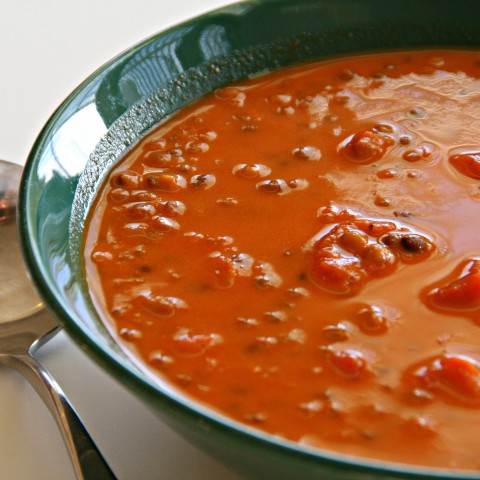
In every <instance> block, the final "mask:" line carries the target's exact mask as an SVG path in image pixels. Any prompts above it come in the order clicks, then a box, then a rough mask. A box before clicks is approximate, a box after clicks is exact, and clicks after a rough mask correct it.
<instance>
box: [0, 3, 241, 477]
mask: <svg viewBox="0 0 480 480" xmlns="http://www.w3.org/2000/svg"><path fill="white" fill-rule="evenodd" d="M226 3H229V2H228V1H227V0H173V1H172V0H82V1H72V0H40V1H39V0H1V2H0V45H1V47H0V72H1V73H0V158H3V159H8V160H11V161H14V162H17V163H20V164H23V163H24V162H25V159H26V156H27V154H28V152H29V150H30V147H31V145H32V143H33V141H34V139H35V137H36V135H37V133H38V132H39V131H40V129H41V127H42V125H43V124H44V123H45V121H46V120H47V118H48V117H49V115H50V113H51V112H52V111H53V110H54V108H55V107H56V106H57V105H58V104H59V103H61V101H62V100H63V99H64V98H65V97H66V96H67V95H68V94H69V93H70V92H71V91H72V90H73V89H74V88H75V87H76V86H77V84H79V83H80V82H81V81H82V80H83V79H84V78H85V77H86V76H88V75H89V74H90V73H91V72H92V71H94V70H95V69H96V68H97V67H99V66H101V65H102V64H103V63H105V62H106V61H108V60H109V59H110V58H111V57H112V56H114V55H116V54H118V53H120V52H121V51H123V50H125V49H126V48H128V47H129V46H131V45H132V44H135V43H137V42H139V41H140V40H142V39H144V38H145V37H147V36H149V35H151V34H153V33H155V32H157V31H159V30H162V29H163V28H164V27H166V26H168V25H171V24H175V23H178V22H179V21H181V20H183V19H185V18H189V17H192V16H195V15H197V14H199V13H201V12H203V11H206V10H211V9H213V8H216V7H218V6H221V5H224V4H226ZM0 241H1V239H0ZM0 308H1V306H0ZM37 358H39V360H40V361H41V362H42V363H43V364H44V366H45V367H46V368H47V369H48V370H49V371H50V372H51V373H52V375H53V377H54V378H55V379H56V380H57V382H58V383H59V384H60V385H61V387H62V388H63V390H64V392H65V393H66V394H67V396H68V398H69V399H70V401H71V403H72V404H73V405H74V408H75V409H76V410H77V412H78V413H79V415H80V417H81V418H82V420H83V422H84V424H85V426H86V427H87V430H88V431H89V432H90V433H91V435H92V437H93V438H94V440H95V442H96V443H97V445H98V446H99V448H100V450H101V451H102V453H103V454H104V456H105V458H106V459H107V461H108V463H109V464H110V466H111V468H112V470H113V471H114V472H115V474H116V475H117V476H118V479H119V480H152V479H158V480H172V479H175V480H183V479H185V480H187V479H188V480H219V479H222V480H239V478H240V477H239V476H238V475H236V474H234V473H232V472H230V471H228V470H227V469H226V468H224V467H223V466H221V465H220V464H219V463H217V462H216V461H214V460H212V459H210V458H208V457H206V456H205V455H204V454H203V453H201V452H199V451H197V450H196V449H195V448H193V447H192V446H190V445H189V444H188V443H187V442H186V441H185V440H183V439H182V438H180V437H179V436H178V435H177V434H175V433H174V432H172V431H171V430H170V429H169V428H168V427H167V426H165V425H164V424H162V422H161V421H160V420H159V419H157V417H156V416H155V415H154V414H153V413H152V412H151V411H150V410H149V409H147V408H146V407H145V406H144V405H143V404H142V403H141V402H140V401H139V400H137V399H136V398H135V397H133V395H132V394H131V393H130V392H128V391H126V390H125V388H124V387H122V386H121V385H119V384H118V383H117V382H116V381H115V380H113V379H112V378H110V377H109V376H108V375H107V374H106V373H105V372H104V371H103V370H100V369H99V367H97V366H96V365H94V364H93V362H92V361H91V360H90V359H89V358H88V357H87V356H86V355H85V354H84V353H83V352H82V351H80V349H79V348H78V347H77V346H76V345H75V344H74V343H73V342H72V341H71V340H70V339H69V338H68V337H67V335H66V334H65V333H64V332H61V333H60V334H58V335H57V336H56V337H55V338H54V339H52V340H51V341H50V342H49V343H48V344H46V345H45V346H43V347H42V348H41V349H40V351H39V352H38V355H37ZM73 478H74V474H73V471H72V469H71V466H70V462H69V459H68V456H67V452H66V449H65V447H64V445H63V443H62V440H61V437H60V434H59V432H58V430H57V427H56V424H55V422H54V420H53V418H52V417H51V415H50V413H49V412H48V411H47V409H46V407H45V406H44V405H43V403H42V402H41V401H40V400H39V399H38V397H37V396H36V394H35V392H34V391H33V389H32V388H31V387H30V385H29V384H28V383H27V382H26V381H25V380H24V379H23V378H22V377H20V376H19V375H18V374H16V373H14V372H11V371H9V370H7V369H4V368H0V480H69V479H73ZM93 480H94V479H93Z"/></svg>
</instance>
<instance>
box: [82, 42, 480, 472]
mask: <svg viewBox="0 0 480 480" xmlns="http://www.w3.org/2000/svg"><path fill="white" fill-rule="evenodd" d="M479 131H480V54H479V53H475V52H468V51H438V52H432V51H430V52H421V51H420V52H401V53H385V54H372V55H366V56H358V57H353V58H344V59H337V60H329V61H325V62H320V63H315V64H309V65H302V66H299V67H295V68H292V69H288V70H283V71H279V72H275V73H271V74H268V75H265V76H262V77H259V78H255V79H251V80H248V81H245V82H242V83H239V84H236V85H232V86H229V87H226V88H222V89H220V90H217V91H215V92H214V93H212V94H211V95H209V96H207V97H206V98H204V99H202V100H201V101H199V102H197V103H195V104H193V105H191V106H189V107H188V108H185V109H184V110H183V111H181V112H179V113H178V114H176V115H175V116H173V117H172V118H170V119H169V120H168V121H166V122H165V123H163V124H162V125H160V126H159V127H158V128H156V129H155V130H154V131H152V132H151V133H150V134H148V135H147V136H146V137H145V138H144V139H142V141H141V142H140V143H139V144H138V145H137V146H135V147H134V148H133V149H132V150H131V151H130V152H129V153H128V154H127V155H126V157H125V158H124V159H123V160H122V161H121V162H120V163H119V164H118V165H117V166H116V167H115V168H114V169H113V171H112V172H111V173H110V174H109V177H108V180H107V181H106V182H105V184H104V186H103V187H102V189H101V191H100V192H99V194H98V197H97V199H96V201H95V204H94V206H93V208H92V209H91V212H90V216H89V220H88V223H87V229H86V239H85V249H84V260H85V269H86V277H87V281H88V285H89V288H90V291H91V295H92V298H93V300H94V302H95V304H96V306H97V308H98V311H99V315H100V316H101V318H102V319H103V321H104V322H105V324H106V325H107V326H108V328H109V329H110V331H112V333H113V335H114V336H115V337H116V338H117V339H118V341H119V343H120V344H121V345H122V346H123V347H124V348H125V349H126V350H127V351H129V352H130V353H131V354H132V355H133V356H134V357H135V358H137V359H138V362H139V363H140V364H141V365H142V368H145V369H147V370H148V371H149V372H150V373H153V374H155V375H159V376H161V377H163V378H166V379H168V380H169V381H170V382H171V383H172V384H173V385H175V386H176V387H178V388H179V389H181V390H182V391H184V392H185V393H186V394H188V395H190V396H192V397H194V398H195V399H197V400H199V401H200V402H202V403H204V404H207V405H209V406H211V407H212V408H214V409H216V410H218V411H220V412H222V413H223V414H225V415H227V416H229V417H231V418H234V419H236V420H238V421H240V422H243V423H246V424H248V425H250V426H254V427H256V428H259V429H262V430H264V431H266V432H269V433H272V434H275V435H279V436H282V437H285V438H287V439H290V440H293V441H296V442H299V443H301V444H305V445H309V446H313V447H318V448H322V449H328V450H334V451H337V452H341V453H346V454H352V455H356V456H362V457H369V458H375V459H379V460H387V461H394V462H402V463H407V464H417V465H427V466H434V467H444V468H458V469H473V470H475V469H480V459H479V458H478V443H479V440H480V433H479V430H478V428H476V427H477V426H479V425H480V336H479V332H480V246H479V243H478V236H479V229H478V223H477V222H478V214H479V201H480V136H479Z"/></svg>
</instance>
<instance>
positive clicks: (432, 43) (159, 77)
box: [19, 0, 480, 480]
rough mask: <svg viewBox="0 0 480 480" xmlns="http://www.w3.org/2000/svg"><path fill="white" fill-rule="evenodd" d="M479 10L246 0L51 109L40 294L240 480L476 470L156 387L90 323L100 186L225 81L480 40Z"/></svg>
mask: <svg viewBox="0 0 480 480" xmlns="http://www.w3.org/2000/svg"><path fill="white" fill-rule="evenodd" d="M479 18H480V2H478V1H476V0H397V1H389V0H304V1H303V0H298V1H297V0H263V1H260V0H258V1H247V2H243V3H238V4H234V5H232V6H229V7H226V8H223V9H221V10H217V11H215V12H212V13H209V14H206V15H204V16H202V17H199V18H196V19H193V20H191V21H187V22H185V23H183V24H181V25H178V26H176V27H173V28H171V29H169V30H168V31H165V32H163V33H160V34H158V35H156V36H154V37H151V38H149V39H147V40H146V41H144V42H142V43H141V44H139V45H137V46H135V47H133V48H131V49H130V50H128V51H126V52H124V53H123V54H121V55H120V56H118V57H117V58H116V59H114V60H112V61H111V62H110V63H109V64H107V65H105V66H104V67H102V68H101V69H99V70H98V71H97V72H96V73H94V74H93V75H92V76H91V77H90V78H88V79H87V80H86V81H85V82H84V83H83V84H82V85H80V86H79V87H78V88H77V89H76V90H75V91H74V92H73V93H72V94H71V95H70V96H69V97H68V98H67V100H66V101H65V102H64V103H63V104H62V105H61V106H60V108H59V109H58V110H57V111H56V112H55V113H54V114H53V116H52V117H51V119H50V120H49V122H48V123H47V125H46V126H45V128H44V129H43V131H42V132H41V134H40V135H39V137H38V139H37V141H36V143H35V145H34V146H33V149H32V151H31V154H30V156H29V159H28V162H27V165H26V168H25V171H24V176H23V180H22V186H21V198H20V222H19V225H20V234H21V240H22V245H23V249H24V253H25V257H26V260H27V263H28V265H29V268H30V270H31V273H32V277H33V280H34V282H35V283H36V285H37V287H38V289H39V291H40V292H41V294H42V296H43V298H44V299H45V302H46V304H47V305H48V307H49V308H50V309H51V310H52V311H53V312H54V313H55V314H56V315H57V316H58V318H59V319H60V320H61V321H62V323H63V324H64V326H65V328H66V330H67V331H68V333H69V334H70V335H71V336H72V337H73V338H74V339H75V340H76V341H77V342H78V343H79V344H80V345H81V346H82V348H84V350H85V351H86V352H87V353H88V354H89V355H91V356H92V357H93V358H94V359H95V360H96V361H97V362H98V363H100V364H101V365H103V366H104V367H105V368H106V369H107V370H109V371H110V373H111V374H112V375H113V376H114V377H115V378H117V380H118V381H119V382H121V383H123V384H124V385H126V386H127V387H129V388H130V389H131V390H132V391H133V392H135V393H136V394H137V395H138V396H139V397H141V398H143V399H144V400H145V401H146V402H147V403H148V404H149V405H151V406H152V407H153V408H154V409H155V410H156V411H157V412H158V414H159V415H160V416H161V417H162V418H163V420H164V421H166V422H167V423H169V424H170V425H172V426H173V427H174V428H175V429H176V430H177V431H179V432H180V433H182V434H183V435H184V436H185V437H186V438H188V439H190V440H191V441H192V442H193V443H194V444H196V445H197V446H198V447H199V448H202V449H204V450H205V451H207V452H209V453H211V454H213V455H215V456H216V457H218V458H220V459H221V460H222V461H223V462H225V463H227V464H228V465H230V466H231V467H233V468H235V469H237V470H238V471H240V472H242V473H243V474H245V476H246V477H247V478H259V479H260V478H262V479H263V478H274V479H288V480H292V479H306V478H308V479H328V480H331V479H334V478H335V479H340V480H342V479H343V480H347V479H349V480H350V479H356V480H367V479H368V480H370V479H382V480H389V479H401V478H409V479H413V478H415V479H420V478H422V479H427V478H428V479H434V478H452V479H453V478H457V479H460V478H462V479H467V478H480V476H479V475H478V474H477V475H474V474H470V475H469V474H467V473H463V474H458V473H457V474H455V473H453V472H452V473H445V472H443V473H442V472H440V471H433V470H422V469H419V468H413V467H405V466H393V465H385V464H384V465H382V464H375V463H373V462H369V461H361V460H360V461H358V462H357V461H353V460H352V459H347V458H343V457H341V456H340V455H335V454H329V453H325V454H322V453H319V452H312V451H308V450H305V449H301V448H300V447H297V446H296V445H294V444H289V443H288V442H285V441H282V440H274V439H272V438H271V437H269V436H267V435H263V434H261V433H255V432H252V431H250V430H248V429H247V428H246V427H241V426H238V425H236V424H234V423H232V422H229V421H224V420H222V419H221V417H219V416H218V415H215V414H213V413H209V412H208V410H206V409H205V408H203V407H200V406H195V404H194V403H192V402H190V401H189V400H187V399H182V398H181V397H179V396H177V395H176V394H167V393H165V391H164V390H163V388H162V387H161V386H158V385H156V384H154V383H152V382H151V381H149V380H148V379H147V378H146V377H144V376H143V375H142V374H141V373H140V372H139V371H138V370H137V369H136V368H135V367H134V366H133V365H132V364H131V363H129V362H128V360H127V358H126V357H125V356H124V355H123V354H122V353H121V352H120V351H119V349H118V348H117V347H116V346H115V344H114V342H113V341H112V340H111V339H110V338H109V336H108V334H107V333H106V332H105V331H104V329H103V328H102V326H101V324H100V323H99V322H98V319H97V317H96V315H95V313H94V311H93V310H92V306H91V304H90V300H89V298H88V295H87V294H86V286H85V282H84V279H83V272H82V268H81V262H80V248H81V240H82V239H81V235H82V226H83V224H84V219H85V212H86V210H87V209H88V206H89V204H90V202H91V200H92V198H93V196H94V194H95V190H96V188H97V187H98V184H99V183H100V182H101V180H102V178H103V176H104V175H105V172H106V171H107V170H108V169H109V168H110V167H111V165H112V164H113V163H114V162H115V161H116V160H117V159H118V158H119V157H121V155H122V154H123V153H124V152H125V151H126V149H128V148H129V146H131V145H132V144H134V143H135V140H136V139H138V138H139V137H140V136H141V135H142V134H144V133H145V132H146V131H148V130H149V129H151V128H152V127H153V126H154V125H155V124H157V123H158V122H159V121H161V120H162V118H164V117H166V116H168V115H169V114H171V113H172V112H174V111H176V110H177V109H179V108H181V107H182V106H184V105H186V104H188V103H190V102H192V101H194V100H196V99H198V98H200V97H202V96H203V95H205V94H206V93H208V92H210V91H212V90H213V89H215V88H217V87H219V86H221V85H225V84H227V83H230V82H232V81H235V80H239V79H242V78H245V77H247V76H248V75H251V74H257V73H259V72H262V71H265V70H271V69H275V68H279V67H282V66H288V65H292V64H296V63H299V62H304V61H308V60H315V59H321V58H326V57H331V56H337V55H344V54H350V53H354V52H368V51H376V50H380V51H385V50H393V49H412V48H448V47H457V48H478V47H479V45H480V28H479V27H478V19H479ZM132 461H134V459H132Z"/></svg>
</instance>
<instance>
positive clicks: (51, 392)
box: [0, 353, 116, 480]
mask: <svg viewBox="0 0 480 480" xmlns="http://www.w3.org/2000/svg"><path fill="white" fill-rule="evenodd" d="M0 363H3V364H4V365H5V366H8V367H10V368H13V369H15V370H17V371H18V372H19V373H21V374H22V375H23V376H24V377H25V378H26V379H27V380H28V381H29V382H30V384H31V385H32V386H33V387H34V389H35V390H36V392H37V393H38V394H39V396H40V397H41V398H42V400H43V401H44V402H45V405H46V406H47V407H48V409H49V410H50V411H51V413H52V414H53V416H54V417H55V420H56V422H57V425H58V427H59V429H60V431H61V433H62V436H63V440H64V442H65V445H66V447H67V450H68V452H69V454H70V459H71V461H72V464H73V468H74V470H75V474H76V476H77V479H78V480H115V479H116V477H115V475H114V474H113V473H112V471H111V470H110V468H109V466H108V465H107V463H106V462H105V460H104V458H103V457H102V455H101V454H100V452H99V451H98V449H97V447H96V445H95V443H94V442H93V440H92V439H91V437H90V435H89V434H88V433H87V431H86V430H85V427H84V426H83V424H82V422H81V420H80V419H79V417H78V415H77V414H76V413H75V410H74V409H73V407H72V406H71V405H70V403H69V402H68V400H67V398H66V397H65V394H64V393H63V391H62V389H61V388H60V386H59V385H58V384H57V383H56V382H55V380H54V379H53V378H52V376H51V375H50V374H49V373H48V372H47V371H46V370H45V369H44V368H43V367H42V365H41V364H40V363H39V362H38V361H37V360H36V359H35V358H34V357H33V356H32V355H30V354H28V353H26V354H20V355H3V356H2V355H0Z"/></svg>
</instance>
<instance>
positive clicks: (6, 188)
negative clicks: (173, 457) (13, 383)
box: [0, 160, 115, 480]
mask: <svg viewBox="0 0 480 480" xmlns="http://www.w3.org/2000/svg"><path fill="white" fill-rule="evenodd" d="M21 174H22V167H21V166H19V165H16V164H13V163H9V162H6V161H4V160H0V277H1V278H2V282H1V283H0V365H4V366H7V367H10V368H13V369H15V370H17V371H18V372H19V373H21V374H22V375H23V376H24V377H25V378H26V379H27V380H28V381H29V382H30V384H31V385H32V386H33V387H34V388H35V390H36V391H37V393H38V394H39V395H40V397H41V398H42V400H43V401H44V402H45V404H46V406H47V407H48V408H49V410H50V411H51V413H52V414H53V416H54V417H55V420H56V422H57V425H58V427H59V428H60V431H61V433H62V436H63V440H64V441H65V445H66V447H67V450H68V452H69V454H70V459H71V461H72V464H73V468H74V471H75V474H76V476H77V478H78V479H79V480H104V479H105V480H107V479H108V480H111V479H115V476H114V475H113V473H112V471H111V470H110V468H109V467H108V465H107V463H106V462H105V460H104V459H103V457H102V455H101V454H100V452H99V451H98V449H97V447H96V446H95V444H94V442H93V440H92V439H91V438H90V436H89V434H88V433H87V431H86V430H85V427H84V426H83V425H82V422H81V421H80V419H79V418H78V416H77V414H76V413H75V411H74V410H73V408H72V406H71V405H70V404H69V402H68V400H67V398H66V397H65V395H64V393H63V392H62V390H61V389H60V387H59V386H58V384H57V383H56V382H55V380H54V379H53V378H52V377H51V376H50V374H49V373H48V372H47V371H46V370H45V369H44V368H43V367H42V366H41V365H40V364H39V363H38V361H37V360H35V358H34V357H33V353H34V352H35V350H36V349H37V348H38V347H40V346H41V345H43V343H45V341H47V340H48V339H49V338H51V337H52V336H53V335H55V334H56V333H57V332H58V331H59V329H60V327H59V325H58V323H57V322H56V321H55V319H54V318H53V317H52V316H50V315H49V314H48V312H47V311H46V310H45V309H44V306H43V303H42V301H41V300H40V298H39V297H38V295H37V293H36V292H35V289H34V288H33V285H32V283H31V281H30V279H29V278H28V275H27V270H26V268H25V266H24V263H23V258H22V254H21V252H20V247H19V244H18V237H17V225H16V210H17V193H18V186H19V184H20V177H21Z"/></svg>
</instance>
